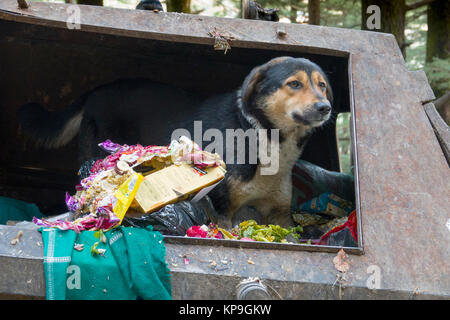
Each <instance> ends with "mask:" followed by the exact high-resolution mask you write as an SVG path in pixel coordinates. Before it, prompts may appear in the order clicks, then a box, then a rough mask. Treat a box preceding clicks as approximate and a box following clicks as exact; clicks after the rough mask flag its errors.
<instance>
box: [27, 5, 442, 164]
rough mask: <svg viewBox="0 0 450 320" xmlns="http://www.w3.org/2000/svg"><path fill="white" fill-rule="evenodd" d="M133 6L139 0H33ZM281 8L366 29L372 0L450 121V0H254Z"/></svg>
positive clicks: (288, 18) (230, 11)
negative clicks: (424, 73)
mask: <svg viewBox="0 0 450 320" xmlns="http://www.w3.org/2000/svg"><path fill="white" fill-rule="evenodd" d="M31 1H47V2H66V3H74V4H75V3H78V4H91V5H103V6H108V7H116V8H127V9H134V8H135V7H136V5H137V4H138V3H139V2H140V0H31ZM241 1H242V0H161V3H162V5H163V8H164V10H165V11H174V12H184V13H191V14H199V15H208V16H218V17H228V18H240V17H241V16H242V15H241V6H242V3H241ZM256 2H258V3H259V4H260V5H262V6H263V7H265V8H277V9H279V12H278V16H279V18H280V22H285V23H302V24H315V25H323V26H329V27H340V28H350V29H363V30H367V25H366V22H367V19H368V17H369V16H370V15H371V14H372V12H370V13H367V8H368V7H369V6H370V5H377V6H379V8H380V13H381V29H379V30H373V31H379V32H388V33H392V34H394V36H395V37H396V39H397V42H398V44H399V47H400V49H401V50H402V53H403V56H404V58H405V61H406V64H407V66H408V68H409V69H410V70H418V69H422V70H424V71H425V72H426V74H427V76H428V80H429V82H430V85H431V87H432V88H433V91H434V93H435V95H436V98H438V99H437V100H436V101H435V105H436V108H437V109H438V111H439V113H440V114H441V115H442V117H443V119H444V120H445V121H446V122H447V124H450V1H449V0H256ZM348 117H349V115H348V114H341V115H339V117H338V120H337V125H338V126H337V130H338V136H339V145H340V149H341V150H340V151H341V155H343V157H342V162H343V163H341V165H342V171H346V172H348V171H350V168H349V141H350V139H349V128H348Z"/></svg>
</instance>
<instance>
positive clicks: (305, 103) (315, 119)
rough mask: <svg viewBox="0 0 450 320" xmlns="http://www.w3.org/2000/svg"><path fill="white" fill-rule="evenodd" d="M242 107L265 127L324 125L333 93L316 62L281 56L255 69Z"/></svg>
mask: <svg viewBox="0 0 450 320" xmlns="http://www.w3.org/2000/svg"><path fill="white" fill-rule="evenodd" d="M241 99H242V108H243V109H244V112H245V113H246V114H247V115H250V116H252V117H254V118H255V119H256V120H258V121H259V123H260V124H261V125H262V126H263V127H265V128H266V129H270V128H278V129H281V130H282V131H287V130H295V129H296V128H299V127H303V128H306V129H309V128H314V127H318V126H321V125H322V124H323V123H324V122H325V121H327V120H328V119H329V118H330V115H331V104H332V102H333V94H332V91H331V86H330V84H329V82H328V78H327V76H326V75H325V73H324V72H323V71H322V69H321V68H320V67H319V66H318V65H316V64H315V63H313V62H311V61H309V60H307V59H302V58H291V57H279V58H275V59H272V60H270V61H269V62H267V63H266V64H264V65H262V66H259V67H256V68H254V69H253V70H252V71H251V72H250V74H249V75H248V76H247V78H246V79H245V81H244V83H243V85H242V88H241Z"/></svg>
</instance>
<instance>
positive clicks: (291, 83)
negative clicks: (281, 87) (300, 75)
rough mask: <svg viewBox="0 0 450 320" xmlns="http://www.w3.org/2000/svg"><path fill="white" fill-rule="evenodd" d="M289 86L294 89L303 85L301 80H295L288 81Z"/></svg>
mask: <svg viewBox="0 0 450 320" xmlns="http://www.w3.org/2000/svg"><path fill="white" fill-rule="evenodd" d="M287 85H288V86H289V87H291V88H292V89H299V88H301V87H302V83H301V82H300V81H297V80H294V81H290V82H288V83H287Z"/></svg>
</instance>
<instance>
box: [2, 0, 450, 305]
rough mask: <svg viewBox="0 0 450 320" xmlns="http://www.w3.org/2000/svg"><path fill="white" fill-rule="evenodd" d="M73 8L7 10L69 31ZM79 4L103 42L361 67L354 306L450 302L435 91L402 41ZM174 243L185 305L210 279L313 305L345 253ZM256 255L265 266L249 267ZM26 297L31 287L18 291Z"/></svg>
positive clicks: (88, 28)
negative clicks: (249, 284)
mask: <svg viewBox="0 0 450 320" xmlns="http://www.w3.org/2000/svg"><path fill="white" fill-rule="evenodd" d="M66 8H67V6H66V5H56V4H44V3H32V4H31V6H30V8H29V9H27V10H24V11H21V10H19V9H17V5H16V2H15V1H14V0H5V1H2V3H0V19H2V20H8V21H13V22H20V23H29V24H33V25H43V26H49V27H54V28H61V29H64V28H66V25H65V21H66V17H67V13H66V11H65V10H66ZM80 8H81V15H82V26H81V31H73V32H87V33H93V36H97V37H99V38H101V37H102V35H114V36H118V37H129V38H140V39H148V40H162V41H172V42H174V43H187V44H203V45H208V46H211V47H212V45H213V39H211V38H210V37H209V36H208V35H207V33H208V32H209V31H210V30H211V28H213V27H216V28H217V29H218V30H220V31H222V32H227V33H228V34H229V35H230V36H232V37H233V38H234V39H235V40H233V41H232V42H231V46H232V50H233V48H252V49H264V50H273V51H282V52H292V53H293V54H294V53H295V54H302V53H303V54H319V55H323V56H330V57H333V56H337V57H346V58H348V59H349V60H351V64H350V65H349V68H350V72H351V73H350V81H351V84H350V87H349V90H350V92H351V99H352V101H350V102H349V103H350V104H351V105H353V108H352V114H353V125H354V127H355V136H354V139H355V141H356V156H357V159H358V167H357V172H356V174H357V178H358V179H357V180H358V183H357V186H356V187H357V191H358V190H359V193H360V198H359V204H358V206H359V207H360V212H361V217H360V218H361V219H359V220H360V221H359V224H360V227H361V228H360V232H361V233H362V235H363V237H364V239H363V240H364V254H363V255H352V256H351V257H350V271H349V272H348V274H347V280H346V283H345V290H344V298H349V297H350V298H358V297H359V298H371V297H372V298H374V297H375V298H377V297H381V298H383V297H385V298H386V297H387V298H389V297H391V298H411V297H419V298H420V297H424V298H426V297H444V298H449V297H450V276H449V275H450V274H449V270H450V261H449V259H448V257H449V256H450V246H448V243H449V240H450V232H449V229H448V226H447V225H448V223H449V222H448V221H449V218H450V215H449V213H450V211H449V208H450V197H449V196H448V195H449V190H450V170H449V167H448V164H447V162H446V159H445V157H444V154H443V152H442V150H441V148H440V145H439V143H438V141H437V139H436V138H435V136H434V132H433V128H432V126H431V124H430V123H429V121H428V118H427V116H426V114H425V111H424V109H423V106H422V103H423V102H426V101H427V100H428V99H430V97H431V96H432V94H431V93H432V92H431V91H430V89H429V85H428V83H426V79H425V78H424V77H422V76H421V75H420V74H413V75H412V74H411V73H410V72H409V71H408V70H407V68H406V66H405V63H404V60H403V57H402V56H401V53H400V50H399V48H398V46H397V43H396V41H395V39H394V37H393V36H392V35H387V34H382V33H374V32H367V31H357V30H348V29H338V28H327V27H321V26H309V25H294V24H282V23H273V22H264V21H253V20H241V19H225V18H214V17H204V16H195V15H184V14H173V13H158V14H156V13H153V12H146V11H133V10H121V9H112V8H98V7H87V6H80ZM11 13H14V14H11ZM28 37H33V35H32V34H28ZM6 41H7V40H6ZM74 45H79V46H82V45H83V44H82V43H75V44H74ZM214 59H216V60H217V61H219V60H221V59H231V60H232V59H238V58H237V57H234V58H228V57H222V58H220V57H219V56H216V57H215V58H214ZM411 79H415V80H411ZM419 88H422V89H420V90H419ZM446 224H447V225H446ZM29 232H33V231H29ZM34 232H35V231H34ZM6 245H7V244H6ZM0 247H1V246H0ZM166 247H167V261H168V263H169V267H170V268H171V271H172V273H173V274H174V275H175V279H177V283H176V285H175V287H174V289H175V291H174V292H176V296H177V297H186V293H187V292H189V290H193V289H189V288H188V286H187V283H189V284H190V285H192V287H191V288H199V286H197V285H196V284H198V285H199V283H200V282H201V281H200V280H199V279H206V280H207V283H209V284H210V287H211V288H216V287H217V286H219V285H220V286H223V287H224V288H228V289H229V288H230V286H231V285H232V284H233V283H235V282H236V281H237V280H238V279H241V278H246V277H248V276H259V277H261V278H264V279H267V280H268V281H272V282H273V284H274V285H279V286H280V291H281V292H283V293H284V294H285V296H286V297H288V298H298V297H304V295H302V293H301V292H300V290H305V289H306V290H309V292H310V293H311V295H310V297H321V298H330V299H333V298H337V295H336V291H335V287H334V286H333V284H334V283H335V280H336V273H337V271H336V270H335V269H334V266H333V263H332V260H333V257H334V256H335V253H330V252H306V251H285V250H271V249H264V250H260V249H253V248H246V249H239V248H233V247H214V249H213V252H211V251H210V249H211V247H210V246H209V245H195V246H187V245H183V244H179V243H167V245H166ZM183 255H189V256H190V257H192V259H191V263H190V264H189V265H184V264H183V263H182V258H181V257H183ZM223 257H226V258H231V257H233V259H234V261H235V263H234V264H233V265H232V266H231V264H230V265H227V266H226V267H223V268H221V269H217V268H215V269H214V268H211V265H210V262H209V261H210V260H212V259H219V258H223ZM249 257H251V259H252V261H253V262H254V264H249V263H248V262H247V261H248V258H249ZM38 258H39V257H38ZM7 259H9V257H7V256H6V255H4V253H1V252H0V263H3V264H4V265H5V263H7V262H5V261H7ZM8 261H10V260H8ZM38 261H40V260H38ZM10 266H11V265H10ZM371 266H376V267H378V268H379V269H380V270H381V276H382V279H381V286H380V288H379V289H377V290H374V291H371V290H368V289H367V280H368V278H369V276H370V275H371V274H370V273H368V272H369V271H368V268H369V267H371ZM39 281H42V278H41V279H40V280H39ZM208 288H209V287H208ZM295 288H297V289H295ZM289 289H292V291H289ZM21 292H24V286H22V287H20V288H19V287H17V288H15V290H14V292H8V293H10V294H14V293H18V294H20V293H21ZM199 292H200V293H198V294H197V295H194V297H195V298H205V297H206V298H207V297H212V298H213V297H214V296H213V295H208V293H210V292H212V291H209V290H203V291H199ZM227 292H228V291H227ZM229 292H230V293H229V295H227V296H225V297H223V298H230V299H231V298H233V296H232V293H231V289H230V291H229ZM345 292H347V295H346V294H345ZM412 293H414V294H412Z"/></svg>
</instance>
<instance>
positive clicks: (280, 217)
mask: <svg viewBox="0 0 450 320" xmlns="http://www.w3.org/2000/svg"><path fill="white" fill-rule="evenodd" d="M267 223H268V224H275V225H280V226H282V227H284V228H287V227H293V226H294V225H295V224H294V220H293V219H292V214H291V207H290V205H289V206H287V205H283V206H280V207H277V208H273V209H272V210H271V212H270V214H269V215H268V216H267Z"/></svg>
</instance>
